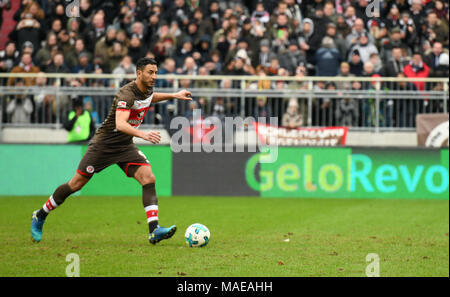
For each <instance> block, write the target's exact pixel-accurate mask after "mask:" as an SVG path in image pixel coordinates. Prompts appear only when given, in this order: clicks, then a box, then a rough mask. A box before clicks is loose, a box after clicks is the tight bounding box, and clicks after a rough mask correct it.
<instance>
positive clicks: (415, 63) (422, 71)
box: [403, 53, 430, 91]
mask: <svg viewBox="0 0 450 297" xmlns="http://www.w3.org/2000/svg"><path fill="white" fill-rule="evenodd" d="M403 72H404V73H405V75H406V77H410V78H416V77H424V78H425V77H428V75H429V74H430V67H428V65H427V64H425V63H424V62H423V60H422V55H421V54H420V53H415V54H414V55H413V56H412V59H411V61H410V62H409V64H408V65H406V66H405V68H403ZM414 84H415V85H416V87H417V89H418V90H420V91H423V90H424V89H425V82H423V81H415V82H414Z"/></svg>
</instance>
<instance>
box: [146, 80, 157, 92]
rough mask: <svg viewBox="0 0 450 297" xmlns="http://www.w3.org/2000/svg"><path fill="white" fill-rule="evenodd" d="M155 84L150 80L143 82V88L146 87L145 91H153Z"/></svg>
mask: <svg viewBox="0 0 450 297" xmlns="http://www.w3.org/2000/svg"><path fill="white" fill-rule="evenodd" d="M154 85H155V83H154V82H153V83H151V82H146V83H145V84H144V86H145V88H146V89H147V93H151V92H153V86H154Z"/></svg>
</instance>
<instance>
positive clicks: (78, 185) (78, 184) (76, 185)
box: [69, 179, 86, 192]
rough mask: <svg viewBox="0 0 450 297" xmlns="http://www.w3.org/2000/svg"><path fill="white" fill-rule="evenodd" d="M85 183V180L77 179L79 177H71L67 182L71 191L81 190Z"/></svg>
mask: <svg viewBox="0 0 450 297" xmlns="http://www.w3.org/2000/svg"><path fill="white" fill-rule="evenodd" d="M85 184H86V182H85V181H83V180H79V179H75V180H74V179H72V180H71V181H70V182H69V187H70V189H71V190H72V191H73V192H77V191H79V190H81V189H82V188H83V187H84V185H85Z"/></svg>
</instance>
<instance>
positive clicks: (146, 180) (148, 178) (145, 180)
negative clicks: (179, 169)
mask: <svg viewBox="0 0 450 297" xmlns="http://www.w3.org/2000/svg"><path fill="white" fill-rule="evenodd" d="M155 182H156V179H155V176H154V175H153V174H146V175H144V176H142V178H141V184H142V185H148V184H154V183H155Z"/></svg>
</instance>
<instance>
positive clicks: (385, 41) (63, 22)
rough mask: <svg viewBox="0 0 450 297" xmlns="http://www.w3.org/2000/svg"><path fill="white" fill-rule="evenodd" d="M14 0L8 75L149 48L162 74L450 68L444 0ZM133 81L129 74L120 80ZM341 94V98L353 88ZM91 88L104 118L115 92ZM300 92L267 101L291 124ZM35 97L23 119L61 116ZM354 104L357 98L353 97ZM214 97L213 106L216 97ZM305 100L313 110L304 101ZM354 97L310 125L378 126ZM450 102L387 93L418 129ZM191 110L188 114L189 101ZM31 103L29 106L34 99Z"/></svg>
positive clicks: (98, 67)
mask: <svg viewBox="0 0 450 297" xmlns="http://www.w3.org/2000/svg"><path fill="white" fill-rule="evenodd" d="M9 2H10V1H5V0H3V1H1V3H2V5H1V9H2V23H3V24H2V27H1V32H2V34H1V36H2V37H1V40H0V42H1V43H0V72H2V73H9V72H11V73H30V72H35V73H43V74H48V73H64V74H69V73H74V74H75V73H76V74H98V75H101V74H111V73H112V74H133V73H134V72H135V66H134V64H135V63H136V61H137V59H138V58H139V57H142V56H148V57H153V58H155V59H156V60H157V61H158V63H159V69H160V71H159V72H160V74H176V75H190V76H195V75H203V76H211V77H213V75H220V76H221V77H223V76H241V75H258V76H267V77H276V76H281V77H286V76H291V77H321V76H325V77H332V76H333V77H334V76H335V77H363V78H364V77H365V78H380V77H381V78H386V77H399V78H404V77H407V78H437V77H448V72H449V54H448V46H449V37H448V33H449V12H448V9H449V8H448V2H445V1H440V0H438V1H430V0H392V1H383V0H380V1H378V2H377V3H379V4H380V7H379V8H380V15H379V16H377V15H372V16H369V15H368V13H367V11H366V8H367V7H368V5H369V4H370V3H371V1H368V0H356V1H355V0H309V1H306V0H285V1H273V0H262V1H256V0H248V1H245V0H232V1H222V0H212V1H208V0H194V1H190V0H175V1H168V0H127V1H113V0H103V1H100V0H80V1H79V4H80V5H79V7H76V6H74V5H73V4H72V2H70V1H69V2H67V1H63V0H39V1H33V0H22V1H21V3H20V5H17V2H19V1H11V2H12V4H11V3H9ZM71 16H73V17H71ZM13 26H14V27H13ZM30 57H31V58H30ZM0 80H1V81H0V83H1V85H3V86H6V85H9V86H15V85H16V84H17V83H24V85H25V86H36V85H38V86H54V85H55V84H56V83H61V85H62V86H71V85H73V82H72V79H68V78H66V79H62V80H61V81H60V80H57V79H54V78H53V79H52V78H41V79H38V78H25V79H24V82H20V80H16V79H14V78H9V79H5V78H0ZM127 81H128V80H122V81H121V82H120V85H123V84H124V83H126V82H127ZM77 85H80V86H82V87H110V86H112V87H116V86H115V85H114V81H113V80H111V79H109V80H108V79H83V78H81V79H77ZM444 85H445V84H442V83H425V82H421V81H417V80H416V81H410V82H408V81H407V82H402V83H400V82H394V81H391V82H390V83H383V84H382V85H381V89H384V90H391V91H398V90H407V91H411V92H414V91H416V90H419V91H422V90H428V91H435V90H443V89H445V88H446V87H448V84H447V85H446V86H444ZM177 86H178V87H182V88H222V89H223V88H227V87H229V88H231V89H242V88H243V87H244V85H242V84H241V83H240V82H239V81H235V80H232V81H230V82H228V81H227V80H224V79H220V80H216V81H214V80H212V79H211V80H210V81H207V82H205V81H198V80H180V81H179V82H178V83H177ZM157 87H168V88H170V87H174V85H173V81H171V80H165V79H163V80H159V81H158V83H157ZM247 87H248V88H250V89H251V88H253V89H256V90H283V89H291V90H296V89H297V90H301V89H302V88H304V87H305V85H302V83H301V82H298V81H284V82H282V81H276V80H270V81H267V82H264V81H259V82H258V83H257V84H253V85H246V86H245V88H247ZM371 89H373V84H371V83H369V82H367V81H366V82H355V83H344V82H339V81H336V82H320V81H314V86H313V88H311V90H314V91H317V92H320V91H333V90H338V91H339V90H351V91H358V90H360V91H366V90H369V91H370V90H371ZM339 94H340V99H343V97H342V96H344V97H345V96H346V95H345V94H342V93H339ZM86 96H87V95H86ZM88 97H89V96H88ZM92 97H93V96H91V99H90V100H91V101H92V99H94V100H93V101H92V104H91V105H92V106H91V109H92V110H93V111H95V112H97V113H98V121H102V120H103V119H104V115H105V114H106V111H107V108H108V107H107V106H108V102H109V101H110V100H111V95H105V96H103V97H102V96H99V97H98V96H97V97H95V98H92ZM447 97H448V90H447ZM4 98H5V100H2V105H3V106H2V113H3V114H2V117H1V118H2V121H3V122H4V123H11V121H12V118H13V117H12V116H11V114H8V113H7V110H8V104H9V103H11V102H12V101H14V100H15V98H14V96H7V97H4ZM441 98H442V96H441ZM85 99H86V98H85ZM202 99H203V101H202ZM233 99H236V98H231V99H230V100H231V101H229V100H228V101H227V102H226V104H225V106H226V114H227V115H236V114H244V115H255V114H257V111H256V109H257V108H256V105H257V103H256V101H255V104H254V105H255V107H253V106H246V107H245V112H243V111H242V110H241V109H240V108H239V106H240V103H239V102H238V101H236V102H234V101H233ZM289 99H290V98H286V100H282V101H280V102H281V103H279V102H276V101H274V100H271V99H270V98H269V100H268V101H267V100H266V103H262V101H261V100H260V101H259V102H261V104H263V105H264V104H266V105H267V106H262V108H268V110H269V111H270V115H272V116H278V117H279V118H280V124H281V118H282V117H283V114H284V112H285V110H286V107H287V104H288V101H289ZM334 99H336V98H334ZM344 99H345V98H344ZM30 100H31V101H32V104H33V109H34V113H33V114H32V115H31V116H26V115H25V117H23V118H29V121H30V122H31V123H54V122H55V121H56V120H58V121H59V122H62V120H60V119H57V118H58V117H59V116H56V115H54V113H55V109H56V108H55V106H54V102H55V98H54V96H53V97H52V95H51V94H40V95H34V96H32V97H31V98H30ZM58 100H59V99H58ZM86 100H89V99H86ZM195 100H196V101H197V103H198V105H199V106H200V107H202V106H203V107H204V106H205V105H204V104H203V103H204V101H205V100H204V98H201V97H196V98H195ZM206 101H209V100H206ZM422 101H423V102H425V103H422ZM444 101H445V100H444ZM329 102H332V103H333V104H330V103H329ZM348 102H350V103H349V105H350V106H346V105H347V103H348ZM430 102H431V101H430ZM207 103H209V105H211V106H210V107H209V109H208V110H209V113H210V114H212V113H213V108H214V106H215V104H216V100H214V101H213V102H207ZM299 103H300V108H302V102H301V100H300V101H299ZM341 103H342V104H341ZM403 103H404V102H402V104H403ZM58 104H59V103H58ZM352 104H353V103H352V102H351V101H342V102H341V101H336V102H333V100H331V101H330V100H329V99H326V98H325V99H320V100H314V102H313V105H312V106H310V108H312V111H309V118H310V119H309V122H308V121H306V120H305V121H303V122H304V125H313V126H324V125H337V124H340V123H344V122H345V123H346V124H347V125H349V126H352V125H353V126H363V127H366V126H370V125H371V124H373V123H371V121H372V122H373V121H374V120H373V119H371V118H370V114H367V110H370V109H371V108H372V107H371V106H370V104H369V103H367V104H366V103H365V102H362V104H359V105H358V104H357V105H352ZM383 104H385V105H386V106H384V105H383ZM446 104H448V101H447V102H444V103H442V102H439V103H436V104H434V105H433V104H428V101H427V100H421V102H420V103H418V101H417V100H416V101H414V102H413V101H411V102H410V103H408V102H406V103H404V104H403V105H402V106H403V107H400V104H398V105H397V104H396V103H392V102H389V101H386V102H381V106H380V108H381V109H384V112H385V114H386V113H398V114H400V113H403V112H404V111H405V110H407V111H408V119H405V120H399V119H396V120H394V119H391V118H386V119H384V122H383V123H382V124H381V125H384V126H396V127H414V125H415V122H414V117H415V114H417V113H419V112H424V111H426V112H443V111H446V110H447V108H446V106H443V105H446ZM281 105H283V106H281ZM17 106H19V105H16V108H17ZM260 107H261V106H260ZM347 107H348V108H355V110H356V109H357V110H358V111H357V112H355V113H354V114H355V118H351V117H350V118H343V115H342V109H343V108H347ZM402 108H403V109H402ZM68 109H70V107H68ZM181 109H182V110H183V111H184V110H186V112H188V109H189V107H188V106H182V107H181ZM178 110H180V109H178ZM205 111H207V110H206V109H205ZM20 112H22V113H24V114H26V109H25V108H22V109H21V111H20ZM157 112H158V113H159V114H161V113H164V115H166V114H167V106H163V107H157ZM303 112H305V109H304V108H303ZM206 113H208V111H207V112H206ZM364 113H365V116H361V115H363V114H364ZM61 116H62V117H63V116H64V115H61ZM306 117H307V115H306V114H304V118H305V119H306ZM327 119H331V120H327ZM381 120H383V119H381ZM381 120H380V121H381ZM151 123H159V124H162V120H158V116H157V115H156V114H155V116H154V117H153V118H152V119H151ZM97 124H98V123H97ZM378 124H379V123H377V125H378Z"/></svg>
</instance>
